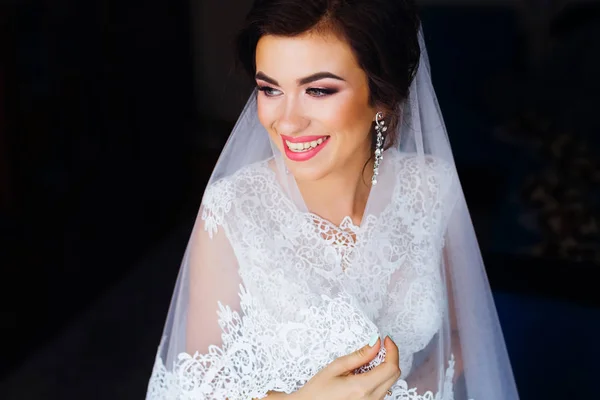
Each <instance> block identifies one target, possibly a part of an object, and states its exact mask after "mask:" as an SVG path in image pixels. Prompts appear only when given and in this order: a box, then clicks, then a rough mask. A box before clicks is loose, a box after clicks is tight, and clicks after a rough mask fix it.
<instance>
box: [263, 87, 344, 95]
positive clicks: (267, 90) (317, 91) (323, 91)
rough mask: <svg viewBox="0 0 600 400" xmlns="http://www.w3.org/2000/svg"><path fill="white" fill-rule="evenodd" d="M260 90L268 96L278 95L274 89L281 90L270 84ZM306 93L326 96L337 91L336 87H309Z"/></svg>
mask: <svg viewBox="0 0 600 400" xmlns="http://www.w3.org/2000/svg"><path fill="white" fill-rule="evenodd" d="M258 90H259V91H261V92H263V93H264V94H265V96H267V97H275V96H277V95H274V94H272V92H273V91H277V92H279V90H277V89H275V88H272V87H270V86H259V87H258ZM306 93H308V94H309V95H310V96H312V97H326V96H330V95H332V94H335V93H337V90H335V89H324V88H308V89H306Z"/></svg>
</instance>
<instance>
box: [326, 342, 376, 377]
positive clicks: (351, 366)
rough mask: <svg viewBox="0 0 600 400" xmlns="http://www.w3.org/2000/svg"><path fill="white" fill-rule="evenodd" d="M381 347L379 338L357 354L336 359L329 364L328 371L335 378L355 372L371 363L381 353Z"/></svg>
mask: <svg viewBox="0 0 600 400" xmlns="http://www.w3.org/2000/svg"><path fill="white" fill-rule="evenodd" d="M371 343H372V342H371ZM380 347H381V339H380V338H377V341H376V342H375V343H374V344H373V345H372V346H371V345H370V343H369V344H367V345H366V346H363V347H361V348H360V349H358V350H356V351H355V352H352V353H350V354H347V355H345V356H342V357H339V358H336V359H335V360H334V361H333V362H332V363H331V364H329V368H326V369H327V370H328V371H327V372H329V373H331V374H332V375H333V376H340V375H344V374H346V373H347V372H349V371H354V370H355V369H356V368H359V367H362V366H363V365H365V364H368V363H369V362H371V360H373V359H374V358H375V356H376V355H377V353H378V352H379V349H380ZM324 372H325V371H324Z"/></svg>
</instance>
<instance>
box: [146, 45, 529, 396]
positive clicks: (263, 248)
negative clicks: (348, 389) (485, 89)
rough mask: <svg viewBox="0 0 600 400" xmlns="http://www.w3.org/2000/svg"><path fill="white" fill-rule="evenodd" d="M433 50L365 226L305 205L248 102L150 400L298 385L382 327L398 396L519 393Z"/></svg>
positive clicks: (218, 178) (189, 265) (208, 203)
mask: <svg viewBox="0 0 600 400" xmlns="http://www.w3.org/2000/svg"><path fill="white" fill-rule="evenodd" d="M421 45H422V50H423V55H422V58H421V64H420V67H419V70H418V73H417V77H416V79H415V80H414V82H413V84H412V86H411V92H410V97H409V99H408V100H407V102H406V103H405V104H404V105H403V108H402V112H403V114H402V115H403V124H402V125H401V126H400V127H399V129H398V130H397V132H392V133H391V134H395V135H398V137H399V139H400V140H399V142H400V146H399V147H398V148H392V149H389V150H387V151H386V152H385V153H384V157H383V162H382V164H381V166H380V167H379V171H380V172H379V177H378V181H379V182H378V184H377V186H374V187H373V188H372V189H371V193H370V195H369V199H368V201H367V206H366V209H365V213H364V216H363V219H362V221H361V223H360V226H356V225H354V224H353V222H352V220H351V219H350V218H345V219H344V220H343V221H342V223H341V224H339V225H338V226H336V225H335V224H333V223H331V222H329V221H327V220H325V219H323V218H321V217H320V216H318V215H316V214H314V213H312V212H310V210H308V208H307V207H306V205H305V204H304V202H303V200H302V197H301V195H300V192H299V190H298V188H297V186H296V184H295V181H294V178H293V176H291V174H289V173H288V172H287V170H286V168H285V161H284V160H283V156H282V155H281V154H279V152H278V151H277V150H276V149H275V148H274V147H273V146H271V144H270V141H269V138H268V135H267V133H266V132H265V131H264V129H263V128H262V127H261V126H260V124H259V123H258V119H257V116H256V102H255V99H254V97H251V99H250V101H249V103H248V105H247V106H246V108H245V110H244V111H243V113H242V115H241V117H240V120H239V121H238V124H237V125H236V127H235V128H234V131H233V133H232V135H231V136H230V139H229V141H228V143H227V145H226V147H225V149H224V150H223V153H222V155H221V157H220V159H219V162H218V164H217V166H216V168H215V171H214V173H213V177H212V178H211V181H210V183H209V186H208V188H207V189H206V192H205V195H204V198H203V201H202V206H201V209H200V212H199V217H198V220H197V222H196V226H195V228H194V230H193V232H192V235H191V238H190V243H189V245H188V249H187V251H186V254H185V257H184V260H183V264H182V268H181V272H180V276H179V278H178V283H177V287H176V288H175V293H174V297H173V301H172V304H171V309H170V312H169V316H168V319H167V323H166V327H165V333H164V337H163V339H162V341H161V344H160V347H159V350H158V354H157V356H156V363H155V366H154V370H153V373H152V377H151V379H150V383H149V387H148V392H147V399H157V400H158V399H160V400H165V399H182V400H183V399H225V398H227V399H229V400H237V399H253V398H263V397H264V396H266V395H267V393H268V392H269V391H280V392H286V393H291V392H293V391H296V390H298V389H299V388H301V387H302V386H303V385H304V383H306V382H307V381H308V380H309V379H310V378H311V377H312V376H314V375H315V374H316V373H317V372H318V371H319V370H320V369H321V368H323V367H324V366H326V365H327V364H329V363H330V362H331V361H333V360H334V359H335V358H336V357H339V356H342V355H345V354H348V353H350V352H352V351H355V350H356V349H358V348H360V347H362V346H364V345H365V344H366V343H367V342H368V340H369V338H370V337H371V335H372V334H373V333H375V332H376V333H379V334H380V335H382V337H383V336H384V335H390V336H391V337H392V338H393V339H394V341H395V342H396V343H397V345H398V347H399V351H400V368H401V370H402V376H401V377H400V379H399V380H398V381H397V382H396V384H395V385H394V386H393V387H392V395H391V396H387V398H390V399H396V400H399V399H402V400H433V399H438V400H439V399H445V400H450V399H457V400H462V399H465V400H466V399H470V398H474V399H476V400H500V399H502V400H507V399H517V398H518V396H517V393H516V389H515V385H514V380H513V377H512V372H511V368H510V364H509V362H508V357H507V354H506V349H505V347H504V341H503V338H502V334H501V331H500V327H499V323H498V319H497V315H496V311H495V309H494V304H493V301H492V297H491V293H490V288H489V285H488V283H487V279H486V277H485V271H484V268H483V263H482V261H481V257H480V253H479V249H478V246H477V242H476V240H475V235H474V232H473V227H472V224H471V221H470V218H469V215H468V211H467V208H466V204H465V200H464V196H463V194H462V190H461V187H460V184H459V181H458V177H457V176H456V170H455V167H454V162H453V160H452V155H451V151H450V147H449V144H448V140H447V136H446V132H445V127H444V125H443V120H442V118H441V113H440V111H439V108H438V105H437V101H436V99H435V94H434V92H433V88H432V85H431V79H430V76H429V65H428V61H427V55H426V53H425V51H424V45H423V43H422V44H421ZM324 201H326V199H324ZM383 356H384V354H380V355H379V356H378V357H377V358H376V359H375V360H374V361H373V362H372V363H371V364H370V365H367V366H365V367H364V368H362V369H360V370H359V371H356V372H357V373H360V372H362V371H364V370H366V369H369V368H371V367H373V366H374V365H377V364H378V363H379V362H380V361H381V359H382V357H383ZM459 365H461V366H462V368H461V371H459V374H456V371H455V369H456V366H459Z"/></svg>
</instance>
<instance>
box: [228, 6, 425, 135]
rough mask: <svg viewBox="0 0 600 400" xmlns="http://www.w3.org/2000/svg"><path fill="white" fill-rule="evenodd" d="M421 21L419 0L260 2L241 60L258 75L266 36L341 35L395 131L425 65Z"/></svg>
mask: <svg viewBox="0 0 600 400" xmlns="http://www.w3.org/2000/svg"><path fill="white" fill-rule="evenodd" d="M419 25H420V21H419V17H418V15H417V10H416V6H415V4H414V1H413V0H255V1H254V5H253V6H252V9H251V10H250V12H249V13H248V15H247V17H246V21H245V25H244V27H243V28H242V30H241V31H240V32H239V33H238V36H237V39H236V51H237V56H238V57H237V58H238V61H239V62H240V63H241V64H242V66H243V68H244V69H245V70H246V72H247V73H248V74H250V75H251V77H252V78H254V75H255V73H256V59H255V52H256V45H257V43H258V41H259V39H260V38H261V37H262V36H264V35H276V36H289V37H292V36H296V35H300V34H302V33H305V32H309V31H323V32H326V31H330V32H333V33H336V34H339V35H341V36H342V37H343V38H345V39H346V40H347V41H348V43H349V45H350V47H351V48H352V50H353V51H354V54H355V56H356V58H357V60H358V63H359V65H360V67H361V68H362V69H363V70H364V71H365V73H366V74H367V77H368V80H369V96H370V99H369V100H370V103H371V104H372V105H379V106H381V107H383V108H384V110H385V111H386V124H387V125H388V126H389V128H390V130H391V131H393V129H394V128H395V127H396V126H397V124H398V120H399V115H398V111H397V110H398V106H399V105H400V104H401V103H402V102H403V101H404V100H405V99H406V97H407V96H408V91H409V88H410V84H411V82H412V80H413V78H414V75H415V72H416V69H417V66H418V63H419V57H420V48H419V40H418V31H419ZM373 138H375V136H374V135H373ZM391 145H393V143H391V141H390V140H386V147H389V146H391Z"/></svg>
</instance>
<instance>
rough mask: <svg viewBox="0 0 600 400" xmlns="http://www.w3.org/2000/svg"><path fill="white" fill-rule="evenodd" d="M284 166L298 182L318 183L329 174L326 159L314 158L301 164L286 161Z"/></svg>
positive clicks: (329, 169) (328, 164) (329, 170)
mask: <svg viewBox="0 0 600 400" xmlns="http://www.w3.org/2000/svg"><path fill="white" fill-rule="evenodd" d="M286 164H287V166H288V170H289V171H290V173H291V174H292V175H294V178H295V179H296V180H297V181H299V182H311V181H318V180H320V179H322V178H323V177H325V176H327V175H328V174H329V173H330V172H331V162H330V160H329V159H328V158H327V157H315V158H313V159H311V160H307V161H302V162H298V161H292V160H289V159H288V160H287V163H286Z"/></svg>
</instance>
